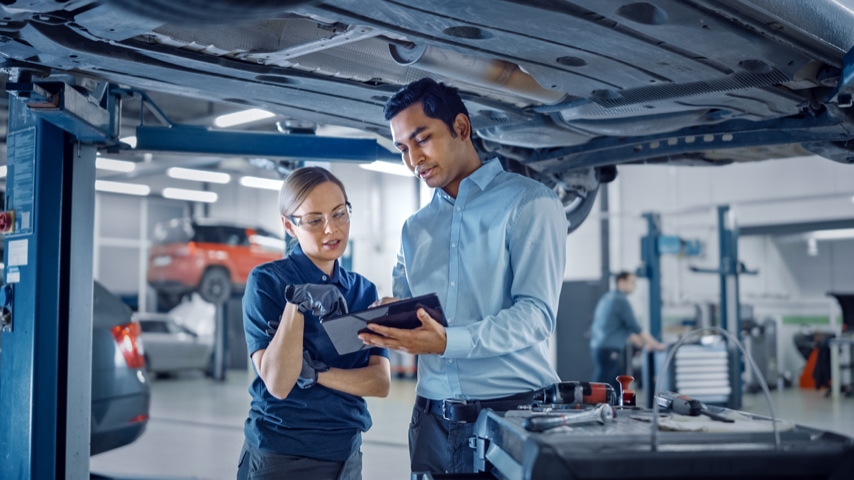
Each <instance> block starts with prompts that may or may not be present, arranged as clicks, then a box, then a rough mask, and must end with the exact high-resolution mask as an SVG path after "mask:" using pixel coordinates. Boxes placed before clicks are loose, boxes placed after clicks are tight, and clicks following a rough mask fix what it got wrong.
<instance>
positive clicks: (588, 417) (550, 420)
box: [522, 403, 615, 432]
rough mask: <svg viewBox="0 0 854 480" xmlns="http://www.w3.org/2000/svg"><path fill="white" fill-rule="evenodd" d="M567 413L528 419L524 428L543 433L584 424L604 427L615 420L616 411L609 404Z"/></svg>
mask: <svg viewBox="0 0 854 480" xmlns="http://www.w3.org/2000/svg"><path fill="white" fill-rule="evenodd" d="M571 412H572V411H571V410H567V411H566V413H558V414H552V413H550V414H545V415H536V416H533V417H531V418H526V419H525V422H524V423H523V424H522V426H524V427H525V430H528V431H530V432H543V431H546V430H549V429H552V428H556V427H563V426H568V425H579V424H584V423H593V422H598V423H600V424H602V425H604V424H605V423H607V422H610V421H613V420H614V416H615V414H614V409H613V408H611V406H610V405H608V404H607V403H601V404H599V405H597V406H596V407H594V408H592V409H589V410H580V411H579V412H578V413H571Z"/></svg>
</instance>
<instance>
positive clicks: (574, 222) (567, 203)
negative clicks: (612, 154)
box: [502, 158, 617, 235]
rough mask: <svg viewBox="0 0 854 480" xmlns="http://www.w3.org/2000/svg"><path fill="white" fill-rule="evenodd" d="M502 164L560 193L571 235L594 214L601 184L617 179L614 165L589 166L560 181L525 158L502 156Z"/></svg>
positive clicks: (567, 175) (568, 174)
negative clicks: (591, 213) (528, 162)
mask: <svg viewBox="0 0 854 480" xmlns="http://www.w3.org/2000/svg"><path fill="white" fill-rule="evenodd" d="M502 165H503V166H504V169H505V170H507V171H509V172H514V173H518V174H520V175H524V176H526V177H528V178H530V179H533V180H536V181H538V182H540V183H543V184H544V185H546V186H547V187H549V188H551V189H552V190H553V191H554V192H555V194H557V196H558V198H559V199H560V201H561V203H562V204H563V208H564V214H565V215H566V221H567V230H566V233H567V235H568V234H570V233H572V232H573V231H575V229H577V228H578V227H580V226H581V224H582V222H584V220H585V219H586V218H587V216H588V215H589V214H590V211H591V210H592V209H593V204H594V203H595V202H596V195H597V194H598V193H599V186H600V185H601V184H602V183H608V182H610V181H612V180H614V178H615V177H616V176H617V171H616V169H615V168H612V167H602V168H588V169H579V170H578V172H569V173H565V174H564V177H563V178H560V179H559V181H556V179H555V178H553V177H552V176H550V175H544V174H542V173H540V172H538V171H537V170H534V169H533V168H530V167H529V166H527V165H525V164H524V163H522V162H519V161H515V160H512V159H509V158H502Z"/></svg>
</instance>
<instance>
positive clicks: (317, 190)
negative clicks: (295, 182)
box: [282, 182, 350, 274]
mask: <svg viewBox="0 0 854 480" xmlns="http://www.w3.org/2000/svg"><path fill="white" fill-rule="evenodd" d="M342 209H343V210H342ZM344 211H346V212H347V213H346V215H343V216H342V213H343V212H344ZM289 217H290V218H289ZM349 218H350V213H349V211H347V205H346V200H345V199H344V192H343V191H341V187H339V186H338V185H336V184H335V183H333V182H323V183H321V184H319V185H317V186H316V187H314V190H312V191H311V193H309V195H308V197H306V199H305V201H303V202H302V204H301V205H300V206H299V207H297V209H296V210H295V211H294V212H293V213H292V214H291V215H289V216H288V217H286V216H282V225H284V227H285V230H286V231H287V232H288V234H289V235H291V236H293V237H295V238H296V239H297V241H298V242H299V244H300V247H302V250H303V252H304V253H305V254H306V256H307V257H308V258H309V259H310V260H311V261H312V262H313V263H314V264H315V265H317V267H318V268H319V269H321V270H322V271H324V272H326V273H327V274H331V273H332V266H333V265H334V264H335V260H337V259H338V258H340V257H341V255H343V254H344V250H345V249H346V248H347V240H348V239H349V238H350V221H349ZM291 219H293V220H291Z"/></svg>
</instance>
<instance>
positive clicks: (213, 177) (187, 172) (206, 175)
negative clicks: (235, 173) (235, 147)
mask: <svg viewBox="0 0 854 480" xmlns="http://www.w3.org/2000/svg"><path fill="white" fill-rule="evenodd" d="M166 175H168V176H170V177H172V178H177V179H180V180H194V181H197V182H208V183H228V182H230V181H231V175H229V174H227V173H220V172H209V171H207V170H195V169H191V168H181V167H172V168H170V169H168V170H166Z"/></svg>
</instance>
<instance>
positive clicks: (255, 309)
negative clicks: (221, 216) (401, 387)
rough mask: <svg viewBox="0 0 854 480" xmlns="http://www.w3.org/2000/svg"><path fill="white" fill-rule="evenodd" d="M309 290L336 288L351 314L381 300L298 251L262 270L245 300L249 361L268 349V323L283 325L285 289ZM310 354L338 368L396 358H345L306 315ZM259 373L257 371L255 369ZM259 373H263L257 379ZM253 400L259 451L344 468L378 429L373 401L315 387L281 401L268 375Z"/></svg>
mask: <svg viewBox="0 0 854 480" xmlns="http://www.w3.org/2000/svg"><path fill="white" fill-rule="evenodd" d="M304 283H314V284H332V285H336V286H337V287H338V288H339V289H340V290H341V293H342V294H343V295H344V298H345V299H346V300H347V305H348V307H349V310H350V311H356V310H363V309H365V308H368V306H369V305H370V304H371V303H373V302H374V301H376V300H377V288H376V286H375V285H374V284H373V283H371V282H370V281H368V280H367V279H366V278H365V277H362V276H361V275H358V274H356V273H351V272H348V271H346V270H344V269H343V268H340V266H339V265H338V262H335V268H334V271H333V274H332V276H328V275H326V274H325V273H323V272H322V271H321V270H320V269H318V268H317V267H316V266H315V265H314V264H313V263H312V262H311V260H309V258H308V257H306V256H305V254H304V253H303V251H302V249H301V248H300V247H299V245H297V246H296V247H295V248H294V251H293V252H292V253H291V254H290V255H288V256H287V257H286V258H283V259H281V260H275V261H273V262H269V263H265V264H262V265H259V266H257V267H255V268H254V269H253V270H252V273H250V275H249V279H248V280H247V282H246V293H245V294H244V295H243V329H244V331H245V333H246V345H247V347H248V351H249V356H250V357H251V356H252V354H253V353H255V352H256V351H258V350H260V349H262V348H267V347H268V346H269V344H270V341H271V340H272V337H270V336H269V335H267V333H266V331H265V330H266V329H267V321H269V320H278V319H279V318H280V317H281V315H282V312H283V311H284V309H285V304H286V302H285V296H284V291H285V286H286V285H288V284H293V285H300V284H304ZM303 348H304V349H306V350H308V352H309V353H310V354H311V357H312V358H314V359H317V360H320V361H322V362H324V363H326V364H327V365H329V366H330V367H334V368H360V367H365V366H367V365H368V359H369V357H370V356H371V355H381V356H384V357H388V350H386V349H381V348H371V349H366V350H361V351H358V352H354V353H350V354H347V355H338V353H337V352H336V351H335V347H334V346H333V345H332V342H331V341H330V340H329V337H328V336H327V335H326V333H325V331H324V330H323V328H322V327H321V326H320V322H319V319H318V318H317V317H315V316H313V315H312V314H311V313H310V312H308V313H306V314H305V327H304V337H303ZM253 368H254V364H253ZM256 373H257V372H256ZM249 393H250V395H251V396H252V402H251V407H250V410H249V417H248V418H247V419H246V423H245V425H244V433H245V435H246V439H247V441H248V442H250V443H251V444H252V445H254V446H256V447H257V448H259V449H261V450H263V451H266V452H271V453H277V454H282V455H296V456H301V457H311V458H316V459H320V460H331V461H344V460H346V459H347V458H348V457H349V456H350V454H351V453H352V452H354V451H355V450H356V449H358V448H359V447H360V445H361V432H365V431H367V430H368V429H369V428H370V427H371V416H370V415H369V414H368V409H367V404H366V403H365V399H364V398H362V397H360V396H356V395H350V394H348V393H344V392H340V391H337V390H332V389H329V388H326V387H324V386H322V385H315V386H313V387H311V388H308V389H305V390H303V389H300V388H299V387H297V386H296V385H294V388H293V389H292V390H291V392H290V394H289V395H288V396H287V397H286V398H285V399H283V400H279V399H277V398H276V397H274V396H272V395H271V394H270V392H268V391H267V388H266V386H265V385H264V381H263V380H261V377H260V376H257V375H256V377H255V379H254V380H253V382H252V385H251V386H250V387H249Z"/></svg>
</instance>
